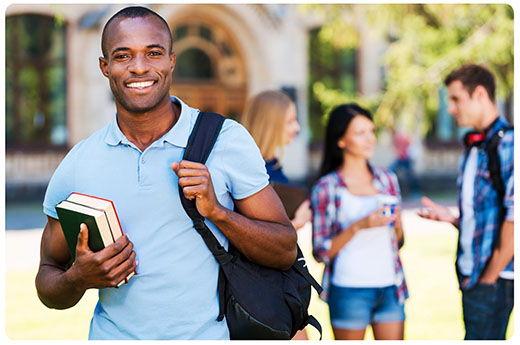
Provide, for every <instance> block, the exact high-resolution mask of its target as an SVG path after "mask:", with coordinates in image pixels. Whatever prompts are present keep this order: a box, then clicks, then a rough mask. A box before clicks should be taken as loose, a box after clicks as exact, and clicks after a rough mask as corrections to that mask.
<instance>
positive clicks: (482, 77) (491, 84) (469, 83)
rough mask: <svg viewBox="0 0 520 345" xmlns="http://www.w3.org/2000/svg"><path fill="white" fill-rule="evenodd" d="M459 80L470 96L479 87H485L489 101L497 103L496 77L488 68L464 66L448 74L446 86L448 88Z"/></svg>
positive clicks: (472, 65)
mask: <svg viewBox="0 0 520 345" xmlns="http://www.w3.org/2000/svg"><path fill="white" fill-rule="evenodd" d="M457 80H459V81H460V82H462V85H463V86H464V88H465V89H466V91H468V93H469V94H470V95H473V92H474V91H475V88H476V87H477V86H479V85H481V86H483V87H484V88H485V89H486V91H487V93H488V96H489V99H491V101H492V102H495V77H494V76H493V73H491V72H490V71H489V70H488V69H487V68H486V67H484V66H481V65H475V64H467V65H464V66H462V67H460V68H457V69H456V70H454V71H452V72H451V73H450V74H448V76H447V77H446V79H444V85H446V86H448V85H450V84H451V83H453V82H454V81H457Z"/></svg>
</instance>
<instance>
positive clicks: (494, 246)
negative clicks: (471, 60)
mask: <svg viewBox="0 0 520 345" xmlns="http://www.w3.org/2000/svg"><path fill="white" fill-rule="evenodd" d="M444 83H445V85H446V87H447V89H448V97H449V105H448V112H449V113H450V114H451V115H453V116H454V117H455V121H456V123H457V126H458V127H472V128H473V129H474V132H470V133H468V134H467V135H466V136H465V140H464V143H465V145H466V148H465V150H464V153H463V155H462V159H461V163H460V170H459V171H460V173H459V178H458V195H459V198H458V201H459V202H458V205H459V211H460V212H459V217H455V216H453V215H452V214H451V212H450V211H449V209H448V208H446V207H444V206H441V205H439V204H436V203H434V202H433V201H431V200H430V199H429V198H427V197H423V198H422V200H421V201H422V203H423V206H424V208H423V209H422V210H421V211H420V212H419V215H420V216H421V217H424V218H427V219H432V220H436V221H445V222H450V223H452V224H453V225H454V226H455V227H456V228H458V229H459V241H458V247H457V260H456V271H457V276H458V279H459V284H460V288H461V290H462V309H463V313H464V324H465V327H466V335H465V339H466V340H474V339H479V340H483V339H505V334H506V330H507V325H508V323H509V317H510V314H511V311H512V309H513V305H514V302H513V290H514V272H513V261H514V236H513V231H514V218H513V216H514V200H513V199H514V181H513V175H514V131H513V129H512V127H510V125H509V124H508V123H507V121H506V120H505V119H504V118H502V117H500V116H499V115H498V110H497V106H496V104H495V79H494V76H493V74H492V73H491V72H490V71H489V70H488V69H487V68H485V67H483V66H479V65H474V64H469V65H465V66H462V67H461V68H458V69H456V70H454V71H452V72H451V73H450V74H449V75H448V76H447V77H446V79H445V81H444Z"/></svg>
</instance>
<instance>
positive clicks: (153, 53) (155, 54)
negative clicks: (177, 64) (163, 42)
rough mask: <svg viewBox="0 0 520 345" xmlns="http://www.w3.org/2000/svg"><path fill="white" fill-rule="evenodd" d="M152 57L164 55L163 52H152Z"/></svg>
mask: <svg viewBox="0 0 520 345" xmlns="http://www.w3.org/2000/svg"><path fill="white" fill-rule="evenodd" d="M150 55H151V56H160V55H162V53H161V52H150Z"/></svg>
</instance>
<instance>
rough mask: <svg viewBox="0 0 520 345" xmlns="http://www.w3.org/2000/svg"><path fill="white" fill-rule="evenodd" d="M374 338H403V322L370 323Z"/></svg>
mask: <svg viewBox="0 0 520 345" xmlns="http://www.w3.org/2000/svg"><path fill="white" fill-rule="evenodd" d="M372 330H373V332H374V339H375V340H403V338H404V322H402V321H395V322H378V323H373V324H372Z"/></svg>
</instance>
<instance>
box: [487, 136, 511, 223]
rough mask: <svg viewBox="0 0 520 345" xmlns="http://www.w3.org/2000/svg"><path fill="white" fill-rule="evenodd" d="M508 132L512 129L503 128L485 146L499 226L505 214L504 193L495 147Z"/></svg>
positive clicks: (498, 158)
mask: <svg viewBox="0 0 520 345" xmlns="http://www.w3.org/2000/svg"><path fill="white" fill-rule="evenodd" d="M509 130H513V127H505V128H502V129H500V130H499V131H498V132H496V133H495V134H494V135H493V136H492V137H491V139H490V140H489V142H488V144H487V146H486V154H487V156H488V170H489V177H490V178H491V181H492V183H493V188H494V189H495V191H496V192H497V200H498V203H499V209H498V224H500V225H501V224H502V223H503V222H504V218H505V213H506V210H505V207H504V197H505V193H506V192H505V186H504V181H502V171H501V164H500V157H499V155H498V151H497V147H498V144H499V143H500V140H501V139H502V137H503V136H504V134H505V132H507V131H509Z"/></svg>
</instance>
